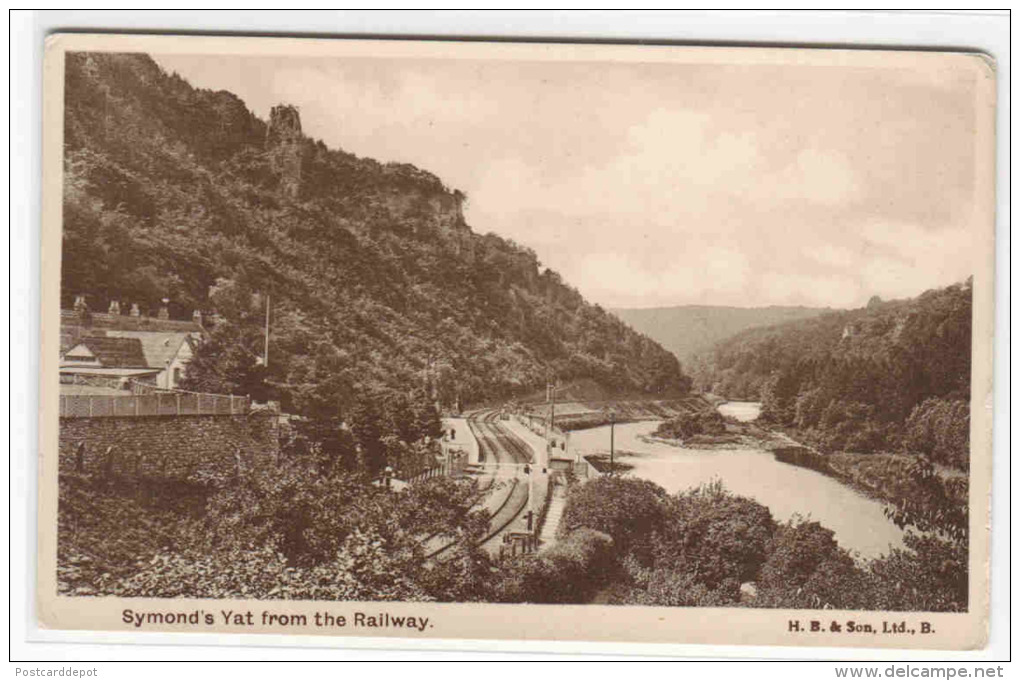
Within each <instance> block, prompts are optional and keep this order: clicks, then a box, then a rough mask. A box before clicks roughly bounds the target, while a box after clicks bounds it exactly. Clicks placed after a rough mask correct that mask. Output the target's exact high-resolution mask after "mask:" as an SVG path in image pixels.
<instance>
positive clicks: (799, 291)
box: [761, 272, 860, 307]
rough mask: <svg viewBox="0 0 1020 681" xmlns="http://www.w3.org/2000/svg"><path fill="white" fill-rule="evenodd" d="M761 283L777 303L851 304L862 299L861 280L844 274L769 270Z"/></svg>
mask: <svg viewBox="0 0 1020 681" xmlns="http://www.w3.org/2000/svg"><path fill="white" fill-rule="evenodd" d="M761 286H762V289H763V290H764V293H765V294H766V299H767V300H769V301H772V302H773V303H785V304H806V305H818V306H823V307H825V306H832V307H843V306H846V307H849V306H853V305H854V304H855V302H856V301H857V300H858V299H859V298H860V287H859V285H858V283H857V282H856V281H854V280H853V279H851V278H850V277H846V276H841V275H828V276H826V275H822V276H810V275H804V274H798V273H795V272H769V273H766V274H764V275H763V276H762V277H761Z"/></svg>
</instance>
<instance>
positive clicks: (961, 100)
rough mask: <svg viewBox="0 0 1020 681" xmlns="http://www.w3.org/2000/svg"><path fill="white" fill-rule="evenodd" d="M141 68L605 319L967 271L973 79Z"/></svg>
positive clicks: (350, 63) (895, 73)
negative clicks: (425, 188) (418, 200)
mask: <svg viewBox="0 0 1020 681" xmlns="http://www.w3.org/2000/svg"><path fill="white" fill-rule="evenodd" d="M154 58H155V59H156V60H157V61H158V62H159V63H160V64H161V65H162V66H163V67H164V68H165V69H167V70H168V71H176V72H178V73H179V74H180V75H181V76H183V77H184V78H186V79H187V80H188V81H189V82H191V83H192V84H193V85H195V86H197V87H204V88H212V89H223V90H229V91H231V92H233V93H235V94H236V95H238V96H239V97H240V98H241V99H242V100H244V101H245V103H246V104H247V105H248V107H249V108H250V109H251V110H252V111H253V112H254V113H255V114H257V115H258V116H260V117H261V118H263V119H268V115H269V109H270V107H271V106H273V105H274V104H279V103H289V104H295V105H297V106H298V107H299V108H300V110H301V122H302V126H303V128H304V131H305V134H307V135H309V136H310V137H313V138H317V139H322V140H323V141H324V142H325V143H326V144H327V145H328V146H330V147H334V148H336V147H339V148H342V149H344V150H345V151H348V152H351V153H354V154H357V155H358V156H368V157H372V158H375V159H377V160H379V161H383V162H387V161H399V162H406V163H412V164H414V165H416V166H418V167H420V168H423V169H425V170H428V171H430V172H432V173H434V174H436V175H437V176H439V177H440V178H441V179H442V180H443V181H444V182H445V183H446V184H447V186H450V187H452V188H457V189H460V190H462V191H464V192H466V193H467V195H468V204H467V206H466V209H465V216H466V218H467V221H468V223H469V224H470V225H471V227H472V228H473V229H474V230H475V231H476V232H479V233H486V232H495V233H496V234H499V235H501V236H504V237H509V238H512V239H514V240H515V241H517V242H518V243H521V244H523V245H526V246H529V247H531V248H532V249H534V250H535V252H536V253H537V254H538V257H539V259H540V260H541V262H542V264H543V265H544V266H547V267H551V268H552V269H554V270H557V271H558V272H560V274H562V275H563V277H564V279H565V280H566V281H567V282H568V283H570V284H571V285H573V286H575V287H576V288H577V289H578V290H579V291H580V292H581V293H582V294H583V295H584V296H585V297H587V298H588V299H589V300H591V301H592V302H597V303H600V304H601V305H603V306H604V307H658V306H667V305H683V304H706V305H738V306H762V305H817V306H832V307H854V306H860V305H863V304H864V303H866V302H867V300H868V298H870V297H871V296H872V295H875V294H877V295H880V296H882V297H883V298H896V297H905V296H913V295H917V294H918V293H920V292H921V291H923V290H925V289H927V288H931V287H934V286H941V285H946V284H949V283H952V282H954V281H959V280H962V279H964V278H966V277H967V276H968V275H970V274H972V269H973V261H972V260H971V258H970V257H969V256H968V254H969V253H970V252H971V250H970V245H971V243H972V241H973V239H974V235H975V231H974V230H975V229H977V225H975V224H973V220H974V217H973V213H974V201H975V197H974V166H975V162H976V150H975V146H974V142H975V139H974V129H975V101H974V98H975V89H974V81H973V78H974V73H975V71H974V70H973V69H968V68H957V67H955V66H952V65H950V64H945V63H944V64H942V65H941V66H940V67H939V68H937V69H933V68H929V69H927V70H924V71H922V70H920V69H910V70H907V69H900V70H894V69H887V68H857V67H848V66H841V67H836V66H825V67H822V66H812V65H797V66H792V65H784V66H777V65H766V64H761V65H733V64H706V63H698V64H694V63H692V64H650V63H630V64H622V63H614V64H608V63H591V62H558V63H541V62H523V63H522V62H509V61H502V62H501V61H463V60H461V61H450V60H438V59H436V60H428V59H416V60H414V61H410V60H400V59H366V58H329V59H315V60H312V59H296V58H276V57H273V58H269V57H250V56H216V57H214V58H208V57H200V56H182V55H174V56H161V55H154ZM958 66H959V65H958Z"/></svg>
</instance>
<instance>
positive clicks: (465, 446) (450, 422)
mask: <svg viewBox="0 0 1020 681" xmlns="http://www.w3.org/2000/svg"><path fill="white" fill-rule="evenodd" d="M443 429H444V430H446V433H447V435H449V433H450V430H451V429H452V430H453V434H454V437H453V438H451V439H449V440H447V442H446V445H447V446H448V447H449V448H450V449H460V450H461V451H464V452H467V462H468V464H471V465H474V464H477V463H478V441H477V440H476V439H475V436H474V434H473V433H472V432H471V428H470V427H468V422H467V419H465V418H458V417H452V416H451V417H448V418H444V419H443Z"/></svg>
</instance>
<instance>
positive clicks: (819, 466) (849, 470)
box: [639, 422, 968, 505]
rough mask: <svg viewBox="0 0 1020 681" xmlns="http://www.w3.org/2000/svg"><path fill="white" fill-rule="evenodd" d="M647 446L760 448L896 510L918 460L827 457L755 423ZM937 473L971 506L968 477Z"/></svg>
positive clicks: (806, 442) (797, 436) (892, 455)
mask: <svg viewBox="0 0 1020 681" xmlns="http://www.w3.org/2000/svg"><path fill="white" fill-rule="evenodd" d="M639 439H641V440H642V441H644V442H648V443H657V444H663V445H669V446H671V447H676V448H678V449H681V450H687V451H692V452H694V451H706V450H707V451H718V450H722V451H725V450H732V451H739V450H743V449H761V450H765V451H768V452H770V453H771V454H772V455H773V456H774V457H775V459H776V461H779V462H780V463H785V464H789V465H791V466H797V467H799V468H806V469H808V470H812V471H815V472H817V473H821V474H822V475H825V476H827V477H829V478H832V479H833V480H836V481H837V482H839V483H841V484H843V485H846V486H847V487H850V488H851V489H853V490H854V491H856V492H858V493H860V494H862V495H864V496H867V497H868V498H870V499H873V500H875V501H879V502H881V503H884V504H892V505H896V504H898V503H899V502H900V501H902V500H903V499H904V498H908V497H909V496H910V494H911V490H912V487H913V484H914V483H913V480H912V474H911V470H910V469H911V467H912V466H913V463H914V458H913V457H912V456H910V455H908V454H903V453H898V452H875V453H870V454H859V453H854V452H825V451H822V450H820V449H818V448H816V447H814V446H812V444H811V439H810V438H808V437H804V436H803V434H801V433H798V432H793V433H791V432H789V430H788V429H784V430H771V429H766V428H763V427H762V426H759V425H757V424H755V423H751V422H747V423H740V424H732V423H730V424H727V434H726V435H719V436H706V435H701V436H694V437H691V438H688V439H686V440H678V439H671V438H664V437H658V436H655V435H653V434H649V435H642V436H639ZM938 474H939V475H941V476H942V477H943V478H944V479H946V480H949V481H950V485H949V487H950V489H951V491H952V493H953V495H954V497H955V498H956V501H957V502H958V503H961V504H966V503H967V498H968V496H967V495H968V486H967V476H966V474H965V473H963V472H961V471H955V470H952V469H946V468H944V467H943V468H940V469H939V470H938Z"/></svg>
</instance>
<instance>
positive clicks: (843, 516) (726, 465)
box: [571, 421, 903, 558]
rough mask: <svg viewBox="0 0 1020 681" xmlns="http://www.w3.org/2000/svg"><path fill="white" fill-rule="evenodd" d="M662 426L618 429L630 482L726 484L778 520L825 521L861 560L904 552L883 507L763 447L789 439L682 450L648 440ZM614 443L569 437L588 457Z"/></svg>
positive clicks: (671, 488) (670, 486) (606, 438)
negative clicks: (780, 457)
mask: <svg viewBox="0 0 1020 681" xmlns="http://www.w3.org/2000/svg"><path fill="white" fill-rule="evenodd" d="M659 423H660V422H658V421H643V422H640V423H631V424H624V425H620V424H617V425H616V435H615V451H616V456H615V460H616V461H615V462H616V463H618V464H623V465H629V466H633V469H632V470H630V471H629V472H628V475H627V476H626V477H635V478H643V479H646V480H650V481H652V482H654V483H656V484H657V485H659V486H661V487H662V488H663V489H665V490H666V491H667V492H668V493H670V494H677V493H682V492H684V491H686V490H689V489H691V488H697V487H701V486H703V485H711V484H714V483H716V482H717V481H721V482H722V484H723V485H724V486H725V488H726V489H727V490H729V491H730V492H731V493H733V494H735V495H737V496H742V497H746V498H749V499H754V500H756V501H758V502H759V503H761V504H763V505H764V506H766V507H768V508H769V510H770V511H771V513H772V514H773V517H774V518H775V519H776V521H777V522H780V523H785V522H787V521H790V520H796V519H797V518H801V519H804V518H807V519H810V520H813V521H818V522H820V523H821V524H822V525H824V526H825V527H827V528H830V529H832V530H833V531H834V532H835V538H836V541H837V542H839V544H840V545H841V546H843V547H844V548H846V549H847V550H849V551H850V552H851V553H852V554H854V555H860V556H861V557H862V558H878V557H879V556H882V555H888V553H889V550H890V548H902V547H903V541H902V539H903V531H902V530H901V529H900V528H898V527H896V525H895V524H893V523H892V521H890V520H889V518H888V517H887V516H886V515H885V513H884V511H885V508H886V504H885V503H882V502H879V501H877V500H876V499H875V498H874V497H873V496H871V495H866V494H862V493H861V492H859V491H857V489H856V488H855V487H853V486H851V485H848V484H845V483H844V482H843V481H842V480H841V479H839V478H837V477H835V476H832V475H826V474H823V473H820V472H818V471H815V470H811V469H809V468H807V467H806V466H797V465H787V464H784V463H782V462H780V461H779V460H778V459H777V457H776V455H775V454H774V453H773V452H772V451H771V450H770V449H769V448H767V447H763V446H761V445H763V444H768V445H771V446H779V445H780V444H781V443H783V442H785V441H784V440H781V439H780V438H778V437H774V436H770V435H769V434H767V433H763V436H762V437H761V438H747V439H744V440H743V442H744V443H746V444H744V445H743V446H742V447H740V448H736V447H732V445H731V446H730V447H732V448H727V449H722V448H720V447H717V448H708V447H693V446H691V447H678V446H676V443H675V442H674V443H667V442H662V441H657V440H656V439H654V438H653V437H650V435H651V433H652V432H653V431H654V430H655V429H656V428H657V426H658V425H659ZM747 426H748V428H749V429H751V428H755V426H751V425H750V424H747ZM752 443H753V444H752ZM787 444H788V442H787ZM609 445H610V433H609V428H607V427H604V428H597V429H594V430H590V431H580V432H574V433H572V434H571V446H572V447H573V448H574V451H575V452H576V453H578V454H579V455H581V456H583V457H586V458H587V456H590V455H603V456H604V455H607V454H608V453H609Z"/></svg>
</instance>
